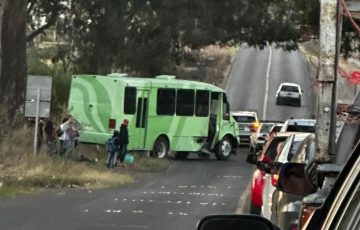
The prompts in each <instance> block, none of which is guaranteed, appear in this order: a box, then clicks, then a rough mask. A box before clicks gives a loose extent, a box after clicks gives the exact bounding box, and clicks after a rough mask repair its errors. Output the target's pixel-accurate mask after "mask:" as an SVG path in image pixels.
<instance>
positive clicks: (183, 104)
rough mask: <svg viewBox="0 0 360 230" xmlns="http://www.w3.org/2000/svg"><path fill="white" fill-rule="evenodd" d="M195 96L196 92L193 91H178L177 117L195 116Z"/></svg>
mask: <svg viewBox="0 0 360 230" xmlns="http://www.w3.org/2000/svg"><path fill="white" fill-rule="evenodd" d="M194 96H195V95H194V90H192V89H178V91H177V98H176V115H179V116H193V115H194V107H195V106H194Z"/></svg>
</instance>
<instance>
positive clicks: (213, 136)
mask: <svg viewBox="0 0 360 230" xmlns="http://www.w3.org/2000/svg"><path fill="white" fill-rule="evenodd" d="M220 108H221V101H220V93H217V92H212V93H211V101H210V120H209V132H208V139H207V142H208V143H209V144H210V148H211V149H213V148H214V147H215V145H216V143H217V139H218V136H219V121H220V120H219V116H220V115H221V114H220V113H219V112H220Z"/></svg>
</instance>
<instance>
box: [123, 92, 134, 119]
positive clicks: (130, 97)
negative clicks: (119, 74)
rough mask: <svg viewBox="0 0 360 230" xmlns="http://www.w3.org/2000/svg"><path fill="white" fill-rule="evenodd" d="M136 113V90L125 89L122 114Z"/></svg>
mask: <svg viewBox="0 0 360 230" xmlns="http://www.w3.org/2000/svg"><path fill="white" fill-rule="evenodd" d="M135 112H136V88H135V87H125V95H124V114H135Z"/></svg>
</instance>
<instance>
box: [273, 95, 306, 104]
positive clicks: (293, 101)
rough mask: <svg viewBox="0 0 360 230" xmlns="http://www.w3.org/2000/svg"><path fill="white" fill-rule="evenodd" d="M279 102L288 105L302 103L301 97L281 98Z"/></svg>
mask: <svg viewBox="0 0 360 230" xmlns="http://www.w3.org/2000/svg"><path fill="white" fill-rule="evenodd" d="M278 100H279V101H280V102H282V103H287V104H298V103H299V102H300V101H301V98H300V97H279V96H278Z"/></svg>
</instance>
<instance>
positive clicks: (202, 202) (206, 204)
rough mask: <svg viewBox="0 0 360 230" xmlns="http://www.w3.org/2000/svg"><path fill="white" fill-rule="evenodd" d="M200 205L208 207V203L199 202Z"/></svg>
mask: <svg viewBox="0 0 360 230" xmlns="http://www.w3.org/2000/svg"><path fill="white" fill-rule="evenodd" d="M200 204H201V205H204V206H205V205H208V204H209V203H207V202H201V203H200Z"/></svg>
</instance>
